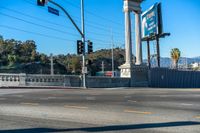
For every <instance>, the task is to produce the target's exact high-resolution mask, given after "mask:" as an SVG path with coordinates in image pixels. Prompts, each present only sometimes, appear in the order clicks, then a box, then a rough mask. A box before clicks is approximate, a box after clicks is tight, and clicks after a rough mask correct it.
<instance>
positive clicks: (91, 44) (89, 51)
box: [88, 41, 93, 54]
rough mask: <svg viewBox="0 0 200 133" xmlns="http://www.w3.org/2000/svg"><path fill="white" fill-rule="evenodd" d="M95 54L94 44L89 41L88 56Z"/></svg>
mask: <svg viewBox="0 0 200 133" xmlns="http://www.w3.org/2000/svg"><path fill="white" fill-rule="evenodd" d="M91 53H93V43H92V42H91V41H88V54H91Z"/></svg>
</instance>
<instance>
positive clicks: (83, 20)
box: [48, 0, 86, 88]
mask: <svg viewBox="0 0 200 133" xmlns="http://www.w3.org/2000/svg"><path fill="white" fill-rule="evenodd" d="M48 2H50V3H52V4H53V5H55V6H57V7H59V8H60V9H61V10H62V11H63V12H64V13H65V14H66V15H67V17H68V18H69V19H70V21H71V22H72V24H73V25H74V26H75V28H76V29H77V31H78V32H79V33H80V35H81V38H82V41H83V54H82V59H83V64H82V75H83V88H86V67H85V17H84V1H83V0H81V19H82V24H81V25H82V30H80V29H79V27H78V26H77V25H76V23H75V22H74V20H73V19H72V17H71V16H70V15H69V13H68V12H67V11H66V10H65V9H64V8H63V7H62V6H60V5H59V4H57V3H56V2H54V1H52V0H48Z"/></svg>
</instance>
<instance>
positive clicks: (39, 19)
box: [0, 6, 120, 36]
mask: <svg viewBox="0 0 200 133" xmlns="http://www.w3.org/2000/svg"><path fill="white" fill-rule="evenodd" d="M0 8H2V9H5V10H8V11H11V12H14V13H17V14H20V15H23V16H26V17H29V18H31V19H35V20H37V21H41V22H45V23H49V24H51V25H55V26H59V27H62V28H66V27H67V28H68V29H69V28H70V29H74V28H72V27H70V26H66V25H61V24H58V23H54V22H51V21H48V20H45V19H42V18H39V17H35V16H31V15H28V14H25V13H22V12H19V11H17V10H13V9H9V8H6V7H1V6H0ZM88 33H91V34H95V35H98V36H106V34H103V33H102V34H101V33H96V32H92V31H88ZM118 36H120V35H118Z"/></svg>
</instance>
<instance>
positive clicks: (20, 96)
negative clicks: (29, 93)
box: [13, 95, 23, 97]
mask: <svg viewBox="0 0 200 133" xmlns="http://www.w3.org/2000/svg"><path fill="white" fill-rule="evenodd" d="M13 96H14V97H23V95H13Z"/></svg>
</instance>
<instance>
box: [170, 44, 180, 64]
mask: <svg viewBox="0 0 200 133" xmlns="http://www.w3.org/2000/svg"><path fill="white" fill-rule="evenodd" d="M180 56H181V52H180V50H179V49H178V48H173V49H172V50H171V58H172V61H173V67H174V68H177V67H178V60H179V59H180Z"/></svg>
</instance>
